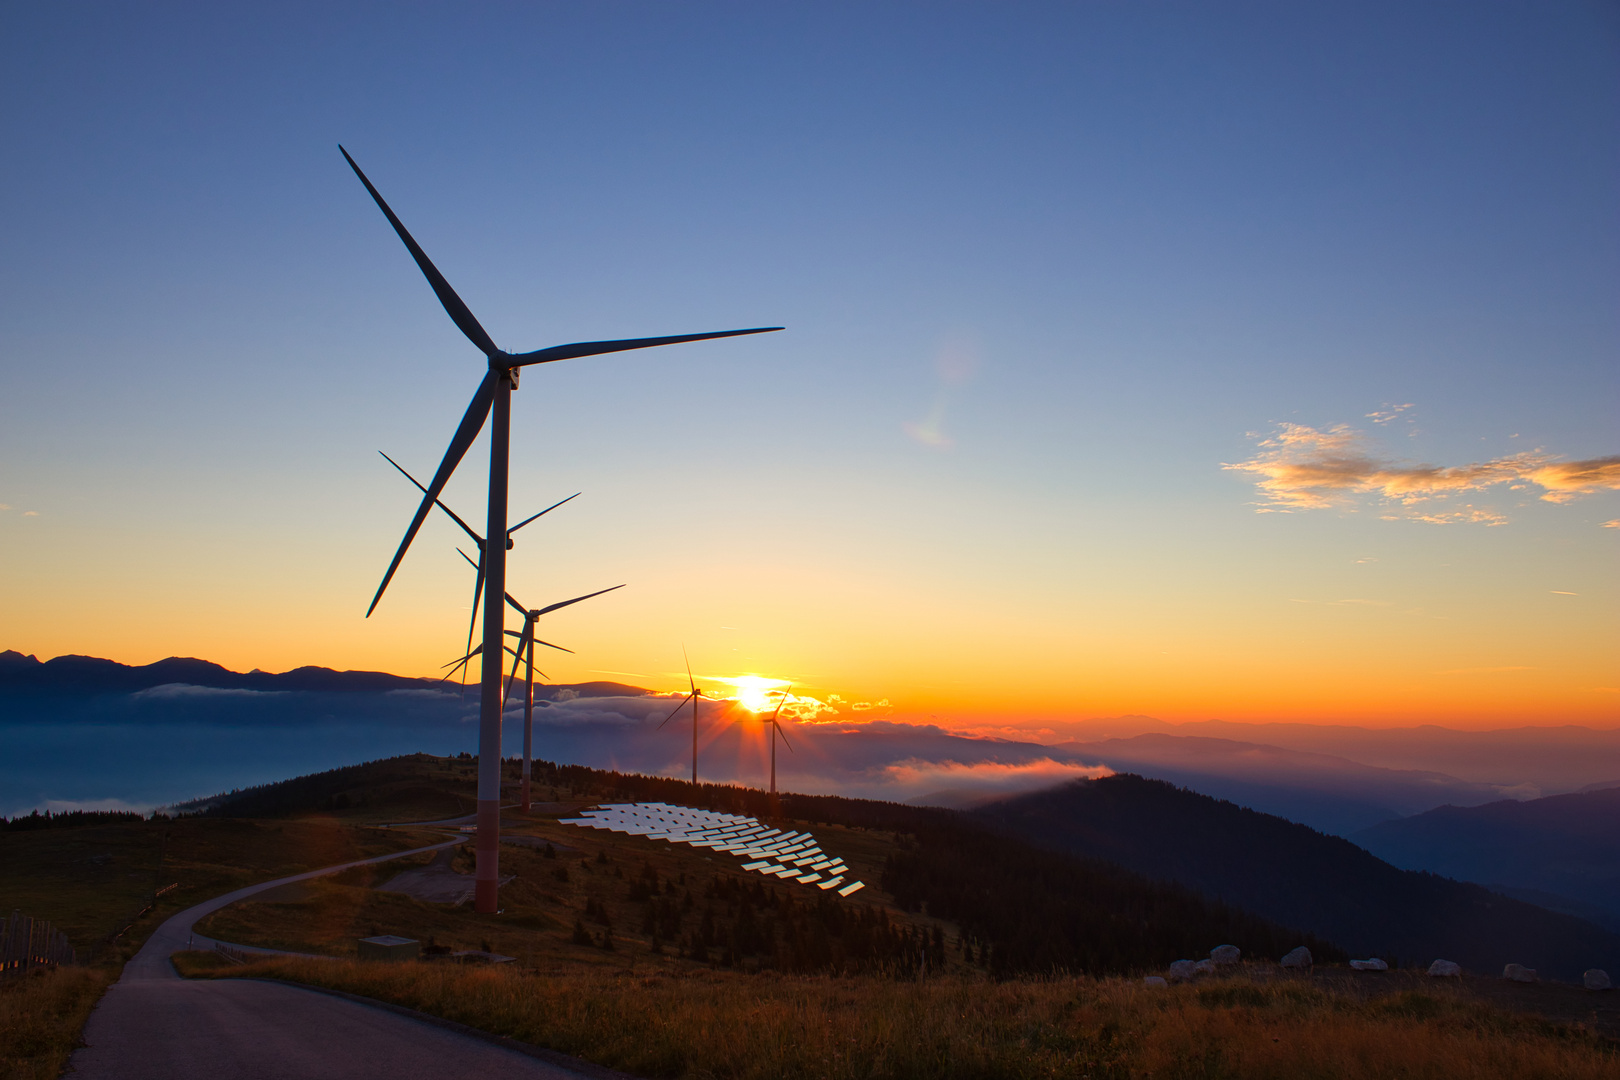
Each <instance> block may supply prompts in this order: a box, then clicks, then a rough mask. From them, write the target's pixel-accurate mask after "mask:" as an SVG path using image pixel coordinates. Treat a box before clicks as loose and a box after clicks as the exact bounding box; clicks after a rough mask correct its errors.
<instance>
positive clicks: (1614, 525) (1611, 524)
mask: <svg viewBox="0 0 1620 1080" xmlns="http://www.w3.org/2000/svg"><path fill="white" fill-rule="evenodd" d="M1601 527H1602V528H1605V529H1620V518H1615V519H1614V520H1613V521H1605V522H1604V523H1603V525H1602V526H1601Z"/></svg>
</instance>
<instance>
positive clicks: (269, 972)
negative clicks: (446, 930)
mask: <svg viewBox="0 0 1620 1080" xmlns="http://www.w3.org/2000/svg"><path fill="white" fill-rule="evenodd" d="M217 974H218V975H220V976H224V977H230V976H256V977H264V978H280V979H287V980H290V981H295V982H304V983H310V984H315V985H320V986H326V987H331V988H334V989H340V990H346V991H348V992H351V993H356V994H361V995H364V996H367V997H372V998H377V999H381V1000H385V1001H391V1002H395V1003H397V1004H401V1005H405V1006H409V1007H411V1008H415V1009H419V1010H421V1011H423V1012H428V1013H433V1014H435V1015H438V1016H443V1017H446V1018H449V1019H452V1020H457V1021H460V1022H462V1023H466V1024H470V1025H472V1026H475V1027H479V1028H482V1029H484V1030H487V1031H493V1032H497V1033H500V1034H503V1035H510V1036H512V1037H514V1038H518V1039H522V1040H524V1041H526V1042H531V1043H535V1044H538V1045H541V1046H547V1047H551V1048H553V1049H556V1050H561V1051H564V1052H566V1053H570V1054H575V1055H578V1056H580V1057H583V1058H586V1059H588V1060H591V1061H595V1062H599V1063H601V1064H604V1065H609V1066H612V1067H615V1068H620V1069H624V1070H626V1071H629V1072H633V1073H637V1074H640V1075H644V1076H655V1077H717V1078H720V1077H723V1078H727V1080H732V1078H735V1080H754V1078H760V1080H763V1078H766V1077H772V1078H799V1077H804V1078H810V1077H816V1078H846V1077H847V1078H850V1080H856V1078H866V1077H892V1078H897V1080H899V1078H913V1077H915V1078H919V1080H921V1078H924V1077H929V1078H932V1077H945V1078H967V1077H973V1078H985V1077H1041V1076H1050V1077H1077V1078H1078V1077H1095V1078H1102V1077H1156V1078H1180V1077H1187V1078H1191V1077H1200V1078H1205V1077H1252V1078H1261V1080H1269V1078H1277V1080H1282V1078H1288V1080H1294V1078H1324V1080H1325V1078H1334V1080H1363V1078H1366V1080H1372V1078H1378V1080H1405V1078H1435V1080H1440V1078H1445V1080H1455V1078H1470V1080H1488V1078H1503V1080H1506V1078H1514V1080H1536V1078H1547V1080H1552V1078H1560V1080H1563V1078H1572V1080H1585V1078H1592V1080H1597V1078H1599V1077H1607V1078H1611V1080H1612V1078H1613V1077H1615V1076H1617V1075H1620V1054H1617V1051H1616V1048H1615V1045H1614V1044H1613V1043H1612V1042H1609V1041H1607V1040H1603V1039H1600V1038H1598V1037H1596V1036H1593V1035H1591V1034H1589V1033H1587V1032H1585V1031H1582V1030H1580V1029H1578V1028H1571V1027H1563V1026H1557V1025H1553V1024H1550V1023H1548V1022H1546V1021H1544V1020H1540V1019H1536V1018H1531V1017H1522V1016H1515V1015H1512V1014H1509V1013H1506V1012H1502V1011H1499V1010H1496V1009H1494V1008H1492V1007H1490V1006H1488V1005H1484V1004H1481V1003H1479V1002H1477V1001H1474V1000H1471V999H1469V998H1468V997H1467V996H1466V995H1464V994H1460V993H1454V992H1451V991H1449V990H1447V989H1444V988H1436V989H1435V990H1434V991H1432V992H1423V993H1416V992H1409V993H1405V994H1400V995H1396V996H1393V997H1385V998H1382V999H1379V1000H1374V1001H1364V1000H1359V999H1357V998H1355V997H1353V996H1350V995H1344V994H1340V993H1336V992H1334V991H1331V990H1327V989H1322V988H1320V987H1315V986H1312V985H1310V984H1308V983H1290V982H1278V983H1266V982H1258V983H1257V982H1251V981H1249V980H1248V979H1247V978H1246V977H1242V976H1239V977H1235V978H1232V979H1228V980H1225V981H1222V982H1215V983H1206V984H1203V985H1200V986H1196V987H1194V986H1178V987H1171V988H1168V989H1158V990H1155V989H1151V988H1147V987H1144V986H1143V985H1142V984H1140V983H1139V982H1136V981H1133V980H1121V979H1109V980H1093V979H1083V978H1078V979H1054V980H1050V981H1010V982H1001V983H996V982H991V981H988V980H985V979H975V978H971V977H957V976H952V977H946V978H941V979H935V980H931V981H928V982H923V983H916V982H896V981H892V980H886V979H881V978H864V977H861V978H831V977H787V976H776V975H771V974H764V975H753V976H748V975H741V974H735V973H729V972H701V973H688V974H683V975H678V976H673V977H672V976H669V975H666V974H651V975H649V974H646V973H637V972H635V971H633V970H630V969H623V970H620V971H618V972H607V971H601V970H597V971H590V970H581V969H578V968H570V969H567V970H563V971H558V972H549V973H548V972H530V971H521V970H510V969H506V968H468V967H457V966H454V965H443V964H361V963H358V962H354V961H342V960H333V961H326V962H322V961H307V960H306V961H294V960H273V961H267V962H259V963H255V964H250V965H247V966H246V967H241V968H235V969H232V970H230V971H220V972H218V973H217Z"/></svg>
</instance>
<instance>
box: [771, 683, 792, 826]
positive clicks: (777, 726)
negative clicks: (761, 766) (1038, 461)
mask: <svg viewBox="0 0 1620 1080" xmlns="http://www.w3.org/2000/svg"><path fill="white" fill-rule="evenodd" d="M792 689H793V687H792V686H789V687H788V688H787V690H783V691H782V697H781V698H780V699H779V700H778V701H777V703H776V711H775V712H773V713H771V718H770V719H769V720H767V721H765V723H766V724H767V725H769V727H770V729H771V806H772V807H773V808H774V807H775V806H776V737H777V736H778V735H780V736H782V742H784V743H786V744H787V748H788V749H789V750H792V751H793V753H795V754H796V753H798V751H797V750H793V744H792V743H790V742H788V737H787V732H785V731H783V730H782V724H781V721H779V720H777V717H778V716H781V715H782V706H783V705H784V704H786V702H787V699H788V690H792Z"/></svg>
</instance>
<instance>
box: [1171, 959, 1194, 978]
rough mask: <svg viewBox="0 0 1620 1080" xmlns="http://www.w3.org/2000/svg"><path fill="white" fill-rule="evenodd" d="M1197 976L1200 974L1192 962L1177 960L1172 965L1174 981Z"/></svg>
mask: <svg viewBox="0 0 1620 1080" xmlns="http://www.w3.org/2000/svg"><path fill="white" fill-rule="evenodd" d="M1196 974H1198V969H1197V965H1195V964H1194V963H1193V962H1192V961H1191V960H1177V961H1176V962H1175V963H1173V964H1171V965H1170V977H1171V978H1172V979H1190V978H1192V977H1193V976H1194V975H1196Z"/></svg>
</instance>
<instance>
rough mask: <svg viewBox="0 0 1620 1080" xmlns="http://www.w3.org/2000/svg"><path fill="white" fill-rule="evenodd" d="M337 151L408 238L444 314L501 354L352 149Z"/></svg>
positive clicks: (485, 348) (482, 348)
mask: <svg viewBox="0 0 1620 1080" xmlns="http://www.w3.org/2000/svg"><path fill="white" fill-rule="evenodd" d="M338 150H339V151H340V152H341V153H342V154H343V159H344V160H345V161H347V162H348V163H349V168H351V169H353V170H354V175H356V176H358V177H359V178H360V182H361V183H362V184H364V185H366V190H367V191H369V192H371V197H372V198H373V199H375V200H376V202H377V208H378V209H380V210H381V211H382V212H383V215H384V216H385V217H387V218H388V224H390V225H392V226H393V227H394V231H395V232H396V233H398V234H399V238H400V239H401V240H403V241H405V247H406V248H407V249H408V250H409V251H410V253H411V258H413V259H415V260H416V265H417V266H418V267H419V268H420V269H421V271H422V276H424V277H426V278H427V279H428V284H429V285H431V286H433V291H434V293H435V294H436V295H437V296H438V297H439V303H441V304H443V305H444V310H445V313H446V314H448V315H449V316H450V320H451V321H452V322H454V323H455V324H456V326H457V327H458V328H459V329H460V330H461V332H462V333H463V334H466V335H467V340H468V341H470V342H472V343H473V344H474V345H476V346H477V347H478V351H479V352H481V353H483V354H484V355H485V356H494V355H496V354H497V353H499V352H500V351H501V350H499V349H497V348H496V347H495V343H494V342H493V341H491V340H490V337H489V334H487V333H486V332H485V331H484V328H483V327H482V326H479V325H478V320H477V319H475V318H473V313H472V312H471V311H469V310H467V305H466V304H464V303H462V301H461V297H459V296H457V295H456V290H454V289H452V288H451V287H450V283H449V282H448V281H446V280H444V275H443V274H441V273H439V268H438V267H437V266H434V265H433V260H432V259H429V258H428V257H427V252H425V251H423V250H422V248H421V247H420V246H419V245H418V244H417V242H416V240H415V238H413V237H412V236H411V234H410V232H409V231H407V230H406V228H405V224H404V223H403V222H402V221H400V220H399V218H397V217H395V216H394V212H393V211H392V210H390V209H389V208H388V204H387V203H386V202H384V201H383V197H382V195H381V194H379V193H378V191H377V189H376V188H374V187H372V186H371V181H370V180H368V179H366V174H365V173H363V172H361V171H360V166H358V165H356V164H355V163H354V158H352V157H350V156H349V152H348V151H347V150H344V149H343V147H342V146H339V147H338Z"/></svg>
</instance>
